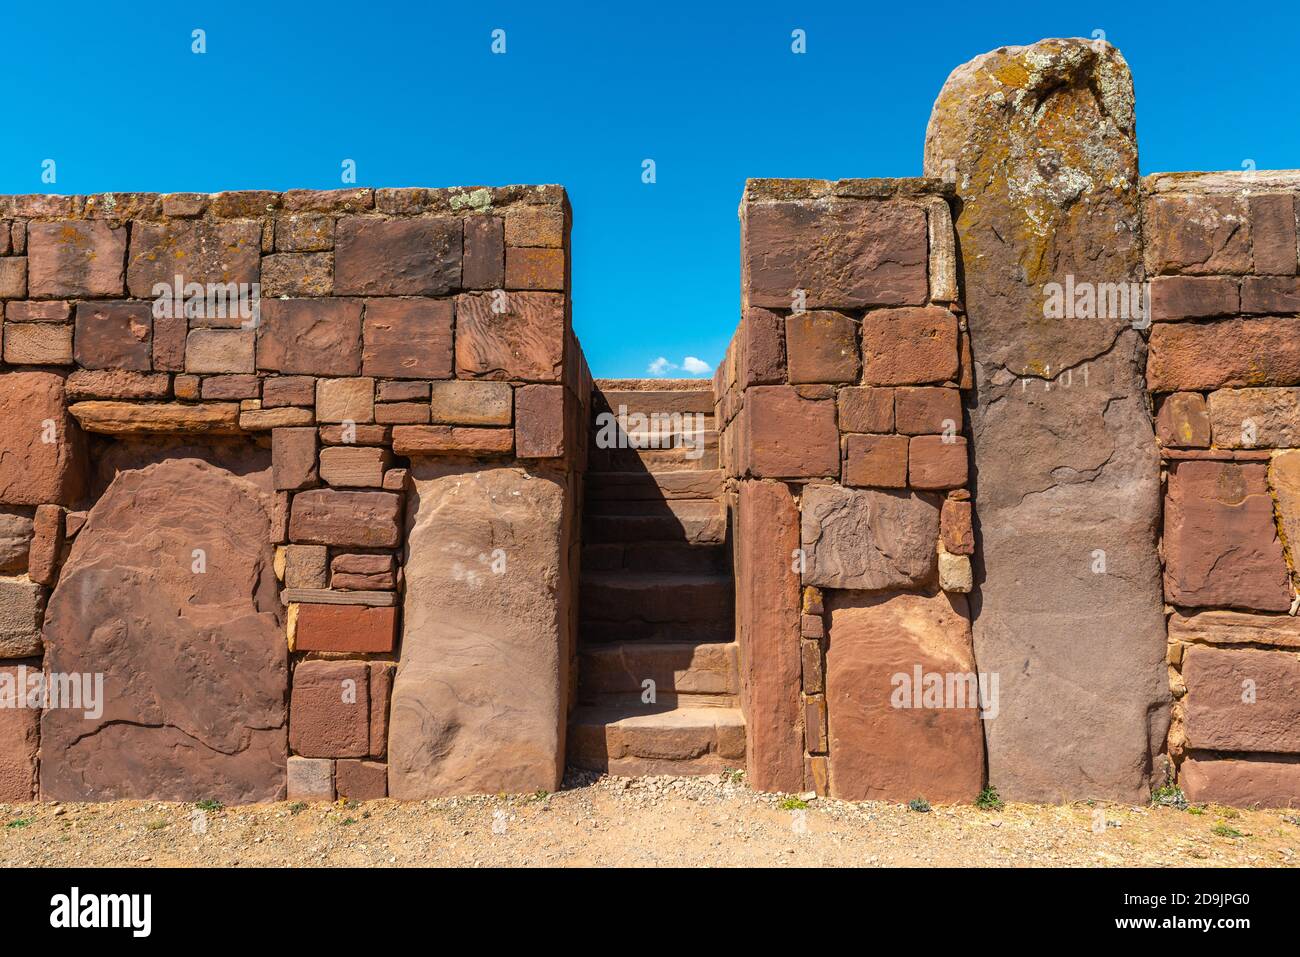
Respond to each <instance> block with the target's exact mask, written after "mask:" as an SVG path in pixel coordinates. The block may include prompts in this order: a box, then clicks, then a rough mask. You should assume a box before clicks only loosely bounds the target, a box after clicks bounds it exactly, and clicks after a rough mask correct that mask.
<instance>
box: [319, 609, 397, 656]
mask: <svg viewBox="0 0 1300 957" xmlns="http://www.w3.org/2000/svg"><path fill="white" fill-rule="evenodd" d="M396 636H397V609H396V608H395V607H375V606H372V605H314V604H302V605H298V619H297V624H296V626H295V630H294V650H295V651H346V652H356V653H360V652H370V653H375V654H378V653H386V652H390V651H392V650H393V647H394V644H395V642H396Z"/></svg>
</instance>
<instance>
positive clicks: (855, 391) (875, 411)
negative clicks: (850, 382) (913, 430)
mask: <svg viewBox="0 0 1300 957" xmlns="http://www.w3.org/2000/svg"><path fill="white" fill-rule="evenodd" d="M836 401H837V402H838V408H839V426H840V431H841V432H871V433H875V434H884V433H887V432H892V431H894V390H893V389H881V388H872V387H870V386H852V387H850V388H846V389H840V390H839V392H838V393H836Z"/></svg>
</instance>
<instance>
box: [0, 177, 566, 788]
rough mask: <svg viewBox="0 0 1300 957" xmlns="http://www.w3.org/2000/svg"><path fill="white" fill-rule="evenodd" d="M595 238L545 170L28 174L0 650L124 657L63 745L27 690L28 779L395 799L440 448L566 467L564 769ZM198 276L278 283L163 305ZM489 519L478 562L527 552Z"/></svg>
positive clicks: (558, 545)
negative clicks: (245, 308) (420, 489)
mask: <svg viewBox="0 0 1300 957" xmlns="http://www.w3.org/2000/svg"><path fill="white" fill-rule="evenodd" d="M568 230H569V209H568V203H567V200H566V198H565V195H564V192H563V190H562V189H560V188H558V187H546V186H539V187H523V186H518V187H504V188H500V189H487V188H474V189H449V190H427V189H381V190H370V189H349V190H339V191H333V192H316V191H309V190H292V191H289V192H287V193H282V194H281V193H272V192H258V191H250V192H236V193H221V194H216V195H211V196H208V195H200V194H171V195H165V196H163V195H156V194H107V195H99V196H85V197H62V196H15V197H3V198H0V300H2V301H3V308H4V327H3V338H4V346H3V371H0V408H2V409H3V411H4V413H5V419H6V428H5V430H4V432H3V435H0V573H2V575H3V577H0V656H3V658H5V659H8V661H7V662H6V665H5V668H4V671H5V672H6V673H10V674H16V673H17V664H16V663H19V662H21V663H22V664H24V665H26V666H27V667H28V668H30V669H34V670H37V671H39V670H40V668H41V667H42V656H44V657H45V661H44V664H45V667H46V668H47V669H50V668H53V669H55V670H88V671H100V672H105V673H106V675H105V677H106V686H105V689H104V697H105V700H106V702H107V712H106V714H107V715H108V717H105V718H103V719H101V720H100V724H99V725H88V724H86V723H85V722H86V720H87V719H84V718H83V717H82V716H81V715H80V713H75V714H74V713H73V712H72V711H69V710H66V709H61V710H56V709H50V710H47V711H46V713H45V716H44V718H43V719H42V721H41V723H42V725H43V728H44V738H43V739H41V738H39V737H38V733H37V732H38V728H37V724H38V718H40V711H39V709H37V710H33V709H23V708H18V709H6V710H4V711H2V712H0V795H2V796H3V799H5V800H24V799H28V798H31V797H32V796H33V795H35V794H36V793H37V788H38V779H39V782H40V785H39V786H40V793H43V794H45V795H47V796H57V797H60V798H63V799H77V798H96V799H102V798H113V797H127V796H130V797H154V798H172V799H191V800H192V799H199V798H217V799H220V800H225V801H228V802H232V801H247V800H264V799H268V798H274V797H277V796H284V794H285V793H286V792H287V794H288V795H289V796H290V797H303V798H322V799H332V798H333V797H334V796H335V795H336V794H339V795H346V796H350V797H373V796H382V795H383V794H385V793H387V765H386V763H385V762H386V758H387V754H388V745H389V733H388V722H389V714H388V700H389V695H390V692H391V688H392V685H393V681H394V672H395V669H397V667H398V664H397V663H398V661H399V660H400V658H401V651H402V614H401V606H402V594H403V589H404V568H403V563H404V561H405V559H406V558H407V555H406V550H405V548H404V542H405V536H406V534H407V530H408V526H409V524H410V523H411V522H413V521H414V517H413V516H410V517H408V516H406V515H405V514H404V513H405V511H406V509H407V506H408V504H409V503H411V502H413V501H414V499H412V498H411V496H412V494H413V493H412V489H413V485H412V479H411V476H410V474H409V473H410V468H411V466H412V465H416V466H419V468H420V469H423V470H426V471H427V470H428V469H430V468H433V467H434V466H433V463H442V464H441V465H438V467H439V468H442V469H443V470H444V471H446V469H448V468H450V469H451V470H452V471H453V472H454V471H455V470H456V469H457V468H463V469H464V471H465V472H466V474H467V475H468V474H469V473H474V474H475V475H482V474H488V475H501V474H504V473H506V472H509V473H510V475H513V476H515V477H516V479H515V480H517V481H526V480H527V479H529V478H530V477H531V476H534V475H536V476H538V477H539V478H540V479H543V480H545V481H547V482H550V483H553V484H554V486H555V487H556V488H557V490H558V492H557V496H556V497H555V498H554V503H555V511H554V512H553V513H548V520H549V521H551V522H553V523H554V526H555V529H554V531H555V542H554V545H555V548H554V549H553V551H555V552H556V553H557V555H558V556H560V557H559V558H558V559H557V561H556V562H555V563H553V564H555V567H554V569H553V572H554V573H553V574H552V575H551V576H550V577H548V578H547V582H548V590H547V591H546V593H545V594H544V595H542V596H541V598H539V599H538V602H539V603H540V604H553V608H552V610H551V612H550V613H549V617H550V620H551V622H552V624H551V626H549V627H550V630H549V631H547V632H546V635H547V636H549V637H546V638H545V639H544V640H545V641H547V642H549V643H550V644H551V645H552V646H553V647H551V648H550V650H549V651H545V652H544V653H545V654H548V655H550V656H551V657H552V658H554V660H555V662H556V664H555V670H556V674H555V675H554V676H553V677H554V682H553V683H554V684H555V687H554V688H553V689H552V691H551V692H550V696H549V699H548V700H545V701H540V702H539V703H538V706H537V708H538V711H539V713H541V714H542V717H541V718H539V719H538V720H540V721H542V722H543V723H545V721H547V720H550V721H551V724H552V725H553V726H554V727H553V728H552V730H551V733H550V736H549V738H548V739H547V741H548V743H547V745H546V746H547V747H549V748H550V749H551V751H552V753H551V754H550V756H549V757H547V756H546V755H541V756H539V758H538V759H537V764H538V766H540V767H542V768H543V770H542V771H540V772H538V775H539V777H538V781H537V783H536V787H554V786H555V785H556V784H558V780H559V773H560V769H561V767H562V755H563V753H564V743H563V733H564V722H563V709H564V703H565V698H564V692H563V688H564V687H565V686H566V685H567V683H568V680H569V679H568V667H569V660H570V658H571V656H572V644H573V641H572V628H573V611H572V607H571V606H572V600H571V595H570V594H569V592H570V590H571V588H572V583H573V581H574V578H575V571H576V543H575V539H574V533H573V531H572V529H573V528H574V525H573V519H574V516H576V514H577V510H578V508H579V501H578V495H579V491H578V485H579V483H577V482H574V481H572V478H573V475H574V474H575V472H576V471H577V470H580V469H581V466H582V455H583V449H582V446H583V443H584V442H585V425H586V421H587V415H586V411H585V410H586V408H587V405H588V403H589V396H590V376H589V374H588V373H587V372H586V366H585V363H584V362H583V360H582V356H581V352H580V350H579V348H578V345H577V340H576V339H575V338H574V337H573V335H572V332H571V329H570V307H569V297H568V288H569V257H568ZM177 276H179V277H180V284H181V289H182V293H186V292H188V290H185V289H184V286H185V285H186V284H189V283H198V284H200V285H203V284H208V283H231V284H248V285H249V286H250V287H251V284H255V283H256V284H259V286H260V289H259V293H260V314H258V315H256V316H252V315H237V314H218V313H217V312H216V311H215V310H212V309H210V308H204V307H200V308H198V309H194V310H191V311H190V312H188V313H187V312H185V311H184V310H181V311H180V312H177V313H176V314H173V315H169V314H166V312H165V310H164V309H162V308H159V307H158V306H157V302H158V299H159V290H158V288H157V284H159V283H164V284H167V283H172V282H173V280H174V277H177ZM178 463H181V464H183V465H184V468H188V469H190V470H191V471H189V472H184V471H181V472H177V471H176V468H178V467H180V466H179V465H178ZM458 463H459V464H458ZM160 470H161V471H160ZM168 470H171V471H168ZM124 483H126V484H124ZM132 483H134V484H132ZM177 485H190V486H192V487H191V488H189V489H188V490H186V489H184V488H182V489H180V490H179V491H178V490H177V488H176V486H177ZM538 487H540V486H538ZM128 488H131V489H134V490H135V493H134V497H133V498H131V497H124V494H125V491H124V490H126V489H128ZM187 496H188V498H187ZM411 507H412V508H414V505H412V506H411ZM485 507H487V508H488V511H491V510H492V508H491V506H485ZM548 507H549V506H548ZM167 509H171V511H166V510H167ZM160 514H165V515H167V516H169V517H168V520H167V523H166V524H165V525H162V526H159V527H157V528H155V527H154V524H153V523H154V520H155V518H156V516H157V515H160ZM475 521H476V520H475V519H474V516H472V515H471V516H470V522H469V525H468V527H469V528H471V529H472V530H473V531H472V532H470V533H469V534H482V535H484V538H483V540H482V541H480V542H471V543H468V544H467V545H466V548H467V550H468V557H467V558H466V559H465V560H466V561H467V562H468V563H469V565H470V566H473V565H474V563H475V562H477V561H479V559H481V558H482V557H483V556H484V555H488V554H490V553H492V551H493V548H494V547H498V546H502V545H504V551H505V553H506V556H507V560H512V561H515V562H516V564H515V565H514V567H515V568H516V569H517V570H516V571H515V574H516V575H522V574H525V571H524V570H525V569H527V568H528V566H529V561H530V556H528V555H527V554H520V553H519V552H518V551H516V552H515V553H513V554H511V552H510V549H511V545H510V543H502V542H499V541H493V533H492V531H491V530H490V529H489V530H488V531H486V532H484V531H483V530H482V526H480V525H478V524H475ZM522 521H523V522H524V523H525V524H527V523H528V522H529V521H531V520H530V519H528V518H526V517H525V518H523V519H522ZM259 543H262V544H259ZM519 547H520V548H521V549H522V548H524V546H522V545H521V546H519ZM196 549H197V550H198V551H195V550H196ZM191 552H193V553H194V554H193V556H192V555H191ZM200 552H201V553H202V560H200V559H199V558H198V557H196V556H198V555H199V554H200ZM479 553H481V554H479ZM476 555H477V557H476ZM194 563H198V564H194ZM199 564H202V565H203V566H204V567H203V568H202V569H201V570H200V569H199V567H198V565H199ZM471 570H472V568H471ZM508 578H509V575H508V574H507V575H505V576H503V577H502V578H501V579H500V581H506V580H508ZM70 582H75V583H76V585H75V588H74V586H73V585H72V584H66V583H70ZM497 583H498V582H496V581H494V582H493V584H497ZM97 589H102V590H106V591H117V592H120V593H121V595H123V596H124V598H123V602H124V603H123V604H122V606H121V607H120V608H119V607H117V606H111V602H109V596H107V595H101V594H96V590H97ZM51 592H52V595H51ZM277 592H278V593H277ZM241 594H242V595H243V596H244V598H243V601H242V603H241V601H240V598H239V596H240V595H241ZM250 594H251V595H253V598H252V600H251V603H250V602H249V599H248V596H249V595H250ZM47 601H48V602H49V607H50V614H49V616H48V618H47V619H46V620H45V621H44V622H43V621H42V618H43V612H44V609H45V606H46V602H47ZM491 601H492V597H491V594H490V590H489V594H487V595H485V596H484V597H483V599H482V602H483V603H484V604H488V605H490V604H491ZM106 603H107V605H106ZM408 612H409V608H408ZM250 616H251V617H250ZM254 620H256V621H257V622H258V625H257V627H252V625H251V624H250V622H252V621H254ZM498 627H504V626H498ZM268 628H269V629H270V630H269V631H268V630H267V629H268ZM250 636H251V637H250ZM268 636H272V637H268ZM274 636H278V637H274ZM485 637H490V636H485ZM151 649H152V650H151ZM119 661H129V662H130V666H129V667H120V668H119V667H118V666H117V664H115V662H119ZM11 662H12V663H11ZM250 669H252V670H255V671H256V672H257V674H256V675H250V674H249V673H248V671H249V670H250ZM290 676H291V677H290ZM259 682H260V683H259ZM416 697H418V696H416ZM525 710H526V709H525ZM435 711H436V708H435ZM554 712H558V713H559V717H554V718H547V717H546V715H551V714H552V713H554ZM435 716H436V715H435ZM525 717H527V714H525ZM240 729H243V730H242V731H241V730H240ZM90 732H93V733H90ZM494 733H495V734H496V740H497V741H498V742H499V743H501V744H502V746H503V753H502V760H506V758H505V751H508V749H509V747H510V744H511V740H510V730H509V728H497V729H495V732H494ZM87 734H89V737H86V735H87ZM83 737H85V740H87V741H91V740H93V742H94V744H93V746H87V745H86V744H85V743H84V742H83V741H82V740H81V739H82V738H83ZM544 737H545V736H544ZM38 742H39V772H38ZM250 742H253V743H254V744H256V748H257V753H256V754H253V750H252V749H253V746H254V744H250ZM259 742H260V743H259ZM453 750H454V749H453ZM177 755H181V757H177ZM286 759H287V760H286ZM222 761H226V764H221V762H222ZM548 764H549V767H550V771H549V772H547V771H545V767H546V766H547V765H548ZM105 767H110V768H114V769H115V770H114V771H113V772H112V773H104V772H103V768H105ZM97 769H98V770H97ZM543 778H544V780H543Z"/></svg>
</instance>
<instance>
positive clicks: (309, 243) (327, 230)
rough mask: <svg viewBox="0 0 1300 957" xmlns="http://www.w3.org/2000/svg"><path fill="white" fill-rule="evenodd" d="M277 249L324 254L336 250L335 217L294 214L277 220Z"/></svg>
mask: <svg viewBox="0 0 1300 957" xmlns="http://www.w3.org/2000/svg"><path fill="white" fill-rule="evenodd" d="M275 248H276V249H277V250H280V251H282V252H297V253H306V252H323V251H325V250H327V249H333V248H334V217H333V216H328V215H325V214H323V213H293V214H290V215H288V216H280V217H277V218H276V220H275Z"/></svg>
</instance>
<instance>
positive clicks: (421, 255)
mask: <svg viewBox="0 0 1300 957" xmlns="http://www.w3.org/2000/svg"><path fill="white" fill-rule="evenodd" d="M462 251H463V246H462V237H461V223H460V220H459V219H433V218H420V219H376V218H373V217H369V216H344V217H342V218H341V219H340V220H339V221H338V225H337V226H336V227H335V233H334V291H335V294H336V295H340V296H352V295H357V296H442V295H446V294H447V293H449V292H453V291H454V290H456V289H458V288H459V287H460V284H461V258H462Z"/></svg>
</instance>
